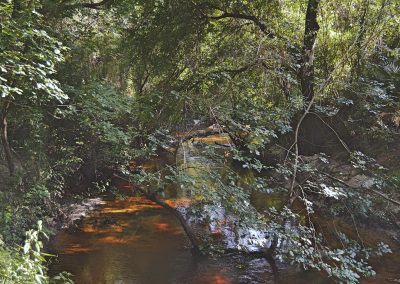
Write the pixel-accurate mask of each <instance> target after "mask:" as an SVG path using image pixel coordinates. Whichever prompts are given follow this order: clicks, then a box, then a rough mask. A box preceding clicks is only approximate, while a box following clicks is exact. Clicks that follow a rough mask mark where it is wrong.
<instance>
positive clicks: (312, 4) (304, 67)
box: [300, 0, 320, 103]
mask: <svg viewBox="0 0 400 284" xmlns="http://www.w3.org/2000/svg"><path fill="white" fill-rule="evenodd" d="M319 2H320V0H309V1H308V4H307V12H306V22H305V29H304V41H303V50H302V56H301V60H300V84H301V92H302V95H303V99H304V102H305V103H309V102H310V101H311V99H312V98H313V97H314V84H315V82H314V80H315V78H314V47H315V42H316V39H317V34H318V30H319V25H318V21H317V12H318V5H319Z"/></svg>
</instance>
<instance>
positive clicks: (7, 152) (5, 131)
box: [1, 102, 15, 176]
mask: <svg viewBox="0 0 400 284" xmlns="http://www.w3.org/2000/svg"><path fill="white" fill-rule="evenodd" d="M9 108H10V102H6V103H5V104H4V107H3V112H2V115H1V143H2V144H3V149H4V155H5V157H6V161H7V165H8V170H9V172H10V176H13V175H14V173H15V164H14V160H13V158H12V153H11V147H10V143H9V142H8V129H7V114H8V110H9Z"/></svg>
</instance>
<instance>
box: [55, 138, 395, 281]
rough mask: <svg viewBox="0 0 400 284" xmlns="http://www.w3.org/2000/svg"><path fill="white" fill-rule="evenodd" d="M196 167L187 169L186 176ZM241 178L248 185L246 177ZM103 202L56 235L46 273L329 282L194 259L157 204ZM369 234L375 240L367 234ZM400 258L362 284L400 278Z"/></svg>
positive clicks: (172, 194)
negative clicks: (52, 259) (77, 223)
mask: <svg viewBox="0 0 400 284" xmlns="http://www.w3.org/2000/svg"><path fill="white" fill-rule="evenodd" d="M225 139H226V138H225V137H220V136H211V137H208V138H201V139H197V141H195V140H193V141H192V142H187V143H186V144H185V146H184V148H185V147H186V149H183V151H181V152H180V153H178V154H177V155H178V158H179V160H180V161H183V162H184V163H191V164H192V165H193V164H197V165H198V164H199V163H200V164H203V165H204V164H207V161H205V160H204V159H203V158H204V157H202V155H201V153H202V147H201V145H200V146H199V145H196V143H199V142H201V143H206V144H207V143H208V144H213V143H215V142H218V143H219V144H225V143H226V141H225ZM221 151H223V147H221ZM171 163H176V156H173V155H165V156H160V157H158V158H154V159H152V160H151V161H149V162H148V163H146V164H145V165H144V167H147V168H151V169H153V170H157V169H162V168H163V167H165V165H166V164H171ZM195 169H196V167H190V170H191V171H195ZM193 174H195V173H193ZM243 178H244V179H246V175H245V174H244V175H243ZM247 178H251V177H247ZM118 188H119V190H120V191H122V192H130V191H131V190H132V186H131V185H130V184H129V183H127V182H123V181H119V183H118ZM103 198H104V201H105V202H104V204H103V205H101V206H100V207H99V208H97V209H96V210H94V211H93V212H92V213H91V214H90V215H89V216H88V217H85V218H84V219H83V220H82V225H81V226H80V227H79V229H76V230H63V231H60V232H59V233H58V234H57V235H56V236H55V238H54V239H53V241H52V243H51V249H50V251H51V253H54V254H56V255H58V259H57V260H56V261H55V262H54V263H53V264H52V265H51V267H50V274H53V275H54V274H57V273H59V272H62V271H67V272H70V273H72V274H73V277H72V279H73V280H74V282H75V283H77V284H102V283H104V284H158V283H160V284H161V283H193V284H194V283H196V284H197V283H216V284H226V283H299V284H303V283H304V284H305V283H333V282H332V280H331V279H329V278H328V277H326V276H325V275H323V274H321V273H317V272H304V271H303V270H301V269H299V268H298V267H296V266H292V265H288V264H285V263H279V262H277V263H270V262H268V261H267V260H266V259H265V258H262V257H255V256H251V255H246V254H240V253H236V252H235V253H229V254H227V255H223V256H220V257H217V258H215V259H213V258H196V257H193V256H192V254H191V252H190V243H189V241H188V239H187V237H186V235H185V232H184V231H183V229H182V227H181V226H180V224H179V222H178V221H177V220H176V219H175V218H174V216H173V215H171V214H169V213H168V212H166V210H165V209H163V208H162V207H160V206H159V205H157V204H155V203H153V202H151V201H148V200H146V199H145V198H143V197H138V196H129V197H126V198H124V199H116V198H110V197H108V196H105V197H103ZM164 200H165V201H166V202H167V203H168V204H169V205H171V206H173V207H181V208H185V207H187V206H188V204H189V203H190V196H187V195H185V194H181V193H180V190H178V189H177V188H169V189H168V190H167V194H166V196H165V199H164ZM280 202H281V199H280V196H276V195H268V194H264V193H255V194H253V196H252V203H253V205H254V206H255V207H262V206H275V205H276V204H279V203H280ZM216 214H217V213H216ZM325 222H326V223H327V222H328V221H325ZM327 225H329V224H328V223H327ZM197 233H199V234H201V232H197ZM367 233H368V234H370V235H371V236H374V235H373V234H374V232H372V231H371V232H367ZM228 245H229V243H228ZM399 256H400V254H399V253H398V251H397V252H396V253H394V254H391V255H388V256H386V257H385V258H384V259H383V260H379V261H375V263H374V265H375V266H374V268H376V269H377V271H378V274H377V276H376V277H374V278H370V279H368V280H363V281H362V282H363V283H394V282H393V281H395V280H396V279H399V278H400V272H399V267H398V264H399V263H400V261H399V260H400V257H399ZM385 281H388V282H385Z"/></svg>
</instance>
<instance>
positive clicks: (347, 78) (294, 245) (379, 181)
mask: <svg viewBox="0 0 400 284" xmlns="http://www.w3.org/2000/svg"><path fill="white" fill-rule="evenodd" d="M0 27H1V35H0V91H1V97H0V116H1V123H0V129H1V143H2V149H1V151H0V157H1V161H0V280H1V282H2V283H35V282H36V283H48V282H51V281H53V282H57V281H58V282H68V281H70V280H68V279H67V277H66V276H65V275H59V276H57V277H56V278H53V279H50V277H49V276H48V275H47V273H46V271H47V268H46V259H47V256H46V254H44V253H43V252H42V248H43V245H42V241H44V240H45V239H46V237H47V236H48V235H51V233H52V232H54V230H56V229H57V226H58V225H59V224H60V223H62V219H63V216H62V212H63V211H62V209H63V207H64V206H65V205H66V204H69V203H70V202H75V201H76V200H80V199H81V198H84V197H87V196H97V195H98V194H100V193H101V192H103V191H104V190H107V188H108V186H107V184H108V181H110V179H112V177H113V176H114V177H115V175H116V174H117V175H119V176H123V177H124V178H126V179H128V180H130V181H131V182H133V183H134V184H136V185H148V184H157V186H158V188H161V189H159V190H156V191H151V190H150V189H148V188H149V187H141V186H139V187H138V188H139V189H138V194H141V195H144V196H146V197H147V198H149V199H155V200H156V201H161V199H162V190H163V188H165V187H166V186H167V185H166V183H179V184H181V185H182V187H186V188H191V192H192V194H193V196H194V200H195V202H194V204H193V211H196V212H197V213H196V212H195V213H194V214H203V213H204V212H205V211H204V206H223V207H224V208H225V210H226V211H227V212H229V214H232V215H234V216H236V218H237V220H238V222H239V224H240V225H239V226H240V227H242V228H250V227H257V228H263V229H266V230H268V231H269V232H270V234H271V238H272V240H273V241H272V242H271V246H270V248H269V249H268V251H266V252H265V254H266V256H268V257H273V258H275V259H278V260H280V261H286V262H288V263H292V264H297V265H300V266H301V267H302V268H304V269H306V270H308V269H313V270H320V271H324V273H326V275H328V276H331V277H332V278H334V279H336V281H339V282H344V283H355V282H358V281H359V280H360V277H368V276H372V275H374V271H373V267H371V266H370V265H369V264H368V258H369V257H373V256H376V255H382V254H385V253H389V252H390V251H391V249H390V248H389V246H388V244H385V243H383V242H382V243H381V242H378V243H374V244H368V245H364V243H363V242H362V240H361V239H360V238H357V237H356V238H352V237H350V236H349V235H351V234H348V233H349V232H346V231H345V230H343V231H341V230H340V228H339V229H338V230H337V231H335V232H334V233H331V234H322V232H321V230H320V229H319V228H318V227H317V226H314V223H315V220H316V218H319V217H321V216H323V217H324V218H341V219H343V220H344V222H348V223H349V224H351V226H350V227H351V228H352V229H351V230H350V231H353V236H354V235H356V234H355V233H354V232H356V231H357V228H358V226H359V227H363V226H367V227H373V228H374V229H375V230H376V232H377V235H380V234H382V235H385V234H387V235H388V236H389V238H391V239H393V241H394V242H397V244H398V242H399V239H400V233H399V226H400V222H399V220H400V218H399V216H400V211H399V208H400V207H399V206H400V202H399V201H398V200H400V192H399V187H400V163H399V162H400V143H399V142H400V139H399V138H400V136H399V135H400V65H399V60H400V3H399V2H398V1H396V0H375V1H371V0H269V1H261V0H260V1H258V0H253V1H239V0H219V1H214V0H209V1H203V0H191V1H188V0H102V1H99V2H95V1H90V2H84V1H80V0H79V1H76V0H2V1H1V2H0ZM210 125H213V128H212V130H210V131H211V132H219V133H224V134H226V135H227V136H229V138H230V144H229V145H222V146H223V147H225V148H226V150H227V152H228V154H226V155H225V156H221V155H219V154H218V153H214V152H213V153H211V154H212V156H213V159H220V160H221V159H222V160H223V159H226V156H229V159H231V160H232V161H233V163H235V164H236V165H238V167H239V168H242V169H248V170H250V171H252V172H254V176H255V178H254V179H253V180H252V181H251V182H247V183H246V185H244V183H243V182H242V181H241V180H240V176H239V175H238V173H237V172H235V171H231V172H229V173H228V174H227V175H226V174H225V175H224V176H222V175H219V174H217V173H215V172H211V173H210V172H207V173H204V174H205V175H207V178H208V179H213V180H214V181H216V182H219V181H220V183H221V185H220V189H219V190H215V188H212V187H209V186H207V184H201V185H199V184H198V182H197V184H196V182H194V180H193V177H191V176H190V175H187V173H186V172H185V170H183V169H182V168H181V167H179V166H178V165H175V166H171V167H170V168H169V169H168V171H169V173H168V174H169V176H168V177H169V178H168V179H167V180H165V179H163V180H161V177H160V176H158V175H156V174H153V173H151V172H146V171H145V169H140V170H137V169H136V170H134V171H133V170H131V167H130V162H131V161H134V160H135V161H144V160H146V159H150V158H151V157H154V156H156V155H157V154H159V153H160V152H162V151H163V149H164V151H165V149H166V150H170V151H171V149H174V148H175V149H176V148H178V147H179V145H181V144H182V143H183V142H184V141H185V140H190V138H192V137H193V135H192V137H185V135H184V134H182V133H186V134H187V133H188V131H189V130H193V129H195V130H196V129H200V128H202V127H203V128H204V127H208V126H210ZM208 129H211V128H208ZM196 133H197V134H199V133H200V132H195V134H196ZM203 134H204V133H202V135H203ZM210 151H211V152H212V149H210ZM211 154H210V155H211ZM354 177H356V179H357V178H358V181H356V182H355V181H354V179H352V178H354ZM146 188H147V189H146ZM254 191H261V192H269V193H271V194H273V193H277V192H278V193H279V194H281V196H283V197H282V202H281V204H280V206H278V207H277V208H275V207H271V208H269V209H267V210H266V211H264V212H260V210H257V208H256V207H255V206H253V205H251V204H250V202H249V200H250V196H251V194H252V192H254ZM208 208H209V207H208ZM204 214H205V213H204ZM293 228H295V229H293ZM336 229H337V228H336ZM336 229H335V230H336ZM26 232H27V233H26ZM357 234H358V232H357ZM189 237H190V232H189ZM384 239H385V238H382V241H383V240H384ZM191 240H192V239H191ZM338 243H340V245H337V244H338ZM192 244H193V247H194V249H195V251H196V253H201V254H209V253H210V252H211V253H212V248H209V247H206V246H204V245H202V240H197V239H194V240H192ZM399 265H400V263H399Z"/></svg>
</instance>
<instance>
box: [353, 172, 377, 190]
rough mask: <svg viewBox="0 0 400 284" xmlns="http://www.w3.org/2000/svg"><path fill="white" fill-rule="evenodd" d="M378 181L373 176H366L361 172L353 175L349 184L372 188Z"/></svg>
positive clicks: (355, 186) (356, 186)
mask: <svg viewBox="0 0 400 284" xmlns="http://www.w3.org/2000/svg"><path fill="white" fill-rule="evenodd" d="M375 183H376V180H375V179H374V178H372V177H369V176H366V175H364V174H359V175H356V176H353V177H352V178H350V179H349V180H348V181H347V184H348V185H349V186H351V187H354V188H366V189H370V188H372V187H373V186H374V185H375Z"/></svg>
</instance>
